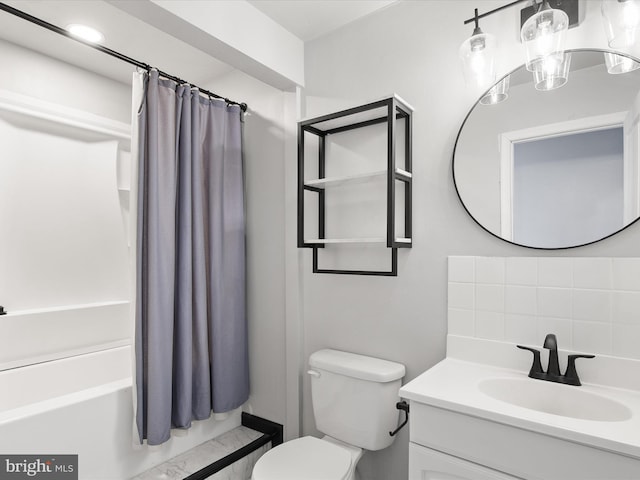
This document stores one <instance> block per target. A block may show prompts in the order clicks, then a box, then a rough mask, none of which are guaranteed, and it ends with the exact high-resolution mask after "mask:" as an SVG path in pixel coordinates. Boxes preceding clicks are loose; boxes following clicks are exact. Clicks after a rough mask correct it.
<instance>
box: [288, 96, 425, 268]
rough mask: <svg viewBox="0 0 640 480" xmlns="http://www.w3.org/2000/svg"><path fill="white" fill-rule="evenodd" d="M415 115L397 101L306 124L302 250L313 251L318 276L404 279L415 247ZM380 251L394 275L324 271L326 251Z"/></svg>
mask: <svg viewBox="0 0 640 480" xmlns="http://www.w3.org/2000/svg"><path fill="white" fill-rule="evenodd" d="M412 112H413V108H412V107H411V106H409V105H408V104H407V103H406V102H404V101H403V100H402V99H401V98H399V97H398V96H396V95H394V96H391V97H387V98H384V99H382V100H377V101H374V102H370V103H367V104H364V105H360V106H357V107H354V108H350V109H347V110H342V111H339V112H335V113H331V114H327V115H323V116H320V117H315V118H311V119H307V120H302V121H300V122H298V230H297V237H298V247H299V248H310V249H311V250H312V251H313V272H314V273H340V274H357V275H387V276H396V275H397V263H398V261H397V251H398V248H410V247H411V242H412V239H411V190H412V173H411V116H412ZM362 185H365V187H364V188H365V189H366V188H367V186H371V187H370V188H369V189H368V190H366V191H365V194H364V195H362V190H359V189H362V188H363V187H362ZM372 219H373V220H375V221H373V220H372ZM378 220H381V221H378ZM368 223H372V225H368ZM375 244H379V245H381V246H383V247H386V248H387V249H388V250H389V251H390V252H391V267H390V268H389V269H386V270H383V269H382V268H378V269H376V268H357V269H356V268H337V267H333V268H327V267H321V266H320V261H319V250H322V249H325V248H326V249H327V250H328V249H329V248H331V249H332V251H334V250H339V249H341V248H342V249H345V248H346V249H348V248H357V247H356V246H360V249H361V250H363V249H364V248H370V246H372V245H375ZM340 245H347V247H340ZM349 246H350V247H349ZM327 247H329V248H327ZM351 251H352V252H353V250H351ZM340 255H344V251H342V252H340Z"/></svg>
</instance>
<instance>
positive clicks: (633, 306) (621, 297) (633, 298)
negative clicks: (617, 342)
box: [612, 291, 640, 325]
mask: <svg viewBox="0 0 640 480" xmlns="http://www.w3.org/2000/svg"><path fill="white" fill-rule="evenodd" d="M612 314H613V321H614V322H615V323H635V324H637V325H640V292H618V291H616V292H613V312H612Z"/></svg>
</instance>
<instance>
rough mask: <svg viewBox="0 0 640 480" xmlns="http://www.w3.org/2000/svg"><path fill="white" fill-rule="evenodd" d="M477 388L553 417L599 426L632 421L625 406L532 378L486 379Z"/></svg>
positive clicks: (501, 399)
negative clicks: (584, 421)
mask: <svg viewBox="0 0 640 480" xmlns="http://www.w3.org/2000/svg"><path fill="white" fill-rule="evenodd" d="M478 388H479V390H480V391H481V392H482V393H483V394H485V395H488V396H489V397H492V398H494V399H496V400H500V401H502V402H506V403H510V404H512V405H515V406H518V407H523V408H528V409H530V410H536V411H539V412H544V413H550V414H552V415H560V416H563V417H571V418H578V419H581V420H592V421H599V422H621V421H624V420H628V419H630V418H631V410H629V408H627V407H626V406H625V405H623V404H622V403H619V402H617V401H615V400H612V399H610V398H607V397H604V396H601V395H598V394H595V393H591V392H587V391H584V390H583V389H582V387H574V386H569V385H561V384H558V383H553V382H547V381H542V380H534V379H531V378H487V379H484V380H481V381H480V382H479V383H478Z"/></svg>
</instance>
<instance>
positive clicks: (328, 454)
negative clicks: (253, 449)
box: [251, 436, 351, 480]
mask: <svg viewBox="0 0 640 480" xmlns="http://www.w3.org/2000/svg"><path fill="white" fill-rule="evenodd" d="M350 467H351V454H350V453H349V452H348V451H347V450H346V449H344V448H341V447H339V446H338V445H335V444H334V443H330V442H327V441H325V440H320V439H319V438H315V437H309V436H307V437H302V438H297V439H295V440H291V441H289V442H285V443H283V444H282V445H279V446H277V447H276V448H274V449H273V450H269V451H268V452H267V453H265V454H264V455H263V456H262V457H260V459H259V460H258V461H257V462H256V465H255V467H254V469H253V475H252V477H251V479H252V480H345V479H346V478H347V475H348V474H349V469H350Z"/></svg>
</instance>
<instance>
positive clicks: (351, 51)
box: [287, 0, 640, 480]
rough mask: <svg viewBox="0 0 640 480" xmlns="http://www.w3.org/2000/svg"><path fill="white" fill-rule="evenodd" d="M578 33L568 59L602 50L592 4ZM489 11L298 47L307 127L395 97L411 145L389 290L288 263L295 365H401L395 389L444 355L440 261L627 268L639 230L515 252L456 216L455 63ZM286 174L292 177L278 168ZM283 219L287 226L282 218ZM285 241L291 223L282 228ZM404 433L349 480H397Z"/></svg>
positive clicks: (375, 19)
mask: <svg viewBox="0 0 640 480" xmlns="http://www.w3.org/2000/svg"><path fill="white" fill-rule="evenodd" d="M583 3H584V5H583V6H585V7H586V8H587V12H586V18H585V21H584V23H583V24H582V25H581V26H580V27H578V29H573V30H571V31H570V32H569V34H568V41H569V45H570V48H576V47H587V46H591V47H600V48H602V47H604V45H605V40H604V30H603V27H602V24H601V18H600V12H599V5H600V2H595V1H589V2H583ZM495 7H496V2H494V1H488V0H484V1H482V0H480V1H474V2H471V1H466V0H465V1H463V0H456V1H455V2H454V1H446V0H443V1H436V0H430V1H419V2H418V1H401V2H399V3H397V4H394V5H392V6H390V7H388V8H386V9H384V10H382V11H380V12H378V13H375V14H372V15H370V16H368V17H365V18H363V19H361V20H360V21H358V22H355V23H353V24H351V25H349V26H348V27H346V28H342V29H340V30H337V31H335V32H333V33H331V34H329V35H327V36H324V37H321V38H319V39H316V40H314V41H312V42H309V43H308V44H307V47H306V52H305V56H306V71H305V75H306V80H307V85H306V88H305V94H306V95H307V96H309V97H313V100H314V101H313V103H311V102H309V103H307V105H306V106H307V111H306V116H315V115H318V114H322V113H326V112H330V111H333V109H334V108H337V107H341V106H347V105H356V104H358V103H361V102H365V101H367V100H370V99H376V98H380V97H382V96H385V95H389V94H391V93H394V92H395V93H397V94H399V95H400V96H401V97H403V98H404V99H405V100H406V101H407V102H409V103H410V104H412V105H413V106H414V107H415V113H414V117H413V118H414V126H413V133H414V143H413V162H414V168H413V174H414V177H413V178H414V180H413V182H414V183H413V185H414V193H413V222H414V223H413V230H414V240H413V248H412V249H410V250H408V251H401V252H399V275H398V277H397V278H383V277H364V276H345V275H342V276H337V275H319V274H312V273H311V252H310V251H306V250H304V251H302V252H298V251H288V252H287V255H288V258H291V259H293V260H294V261H295V260H296V259H299V265H300V269H299V271H300V280H299V282H298V288H299V297H300V298H302V318H303V324H304V335H303V340H302V346H303V355H302V356H303V357H304V358H305V359H306V358H308V355H309V354H310V353H311V352H313V351H314V350H316V349H319V348H322V347H333V348H338V349H344V350H348V351H353V352H358V353H363V354H369V355H374V356H379V357H382V358H387V359H390V360H394V361H398V362H401V363H404V364H405V365H406V367H407V375H406V377H405V381H407V380H410V379H412V378H414V377H415V376H417V375H418V374H419V373H421V372H422V371H424V370H425V369H427V368H429V367H431V366H432V365H434V364H435V363H436V362H438V361H439V360H440V359H442V358H443V357H444V355H445V336H446V333H447V257H448V256H450V255H457V256H467V255H471V256H498V257H539V256H544V257H567V258H569V257H634V256H637V254H638V249H637V245H638V241H639V240H640V225H637V224H636V225H633V226H632V227H630V228H628V229H627V230H625V231H623V232H622V233H620V234H618V235H616V236H614V237H612V238H609V239H607V240H604V241H602V242H599V243H597V244H594V245H589V246H585V247H580V248H577V249H571V250H562V251H538V250H531V249H526V248H522V247H517V246H514V245H510V244H508V243H505V242H503V241H501V240H499V239H496V238H494V237H492V236H490V235H489V234H487V233H486V232H485V231H484V230H482V229H481V228H480V227H479V226H478V225H477V224H476V223H475V222H474V221H473V220H472V219H471V218H470V217H469V216H468V215H467V214H466V212H465V211H464V209H463V208H462V206H461V205H460V202H459V200H458V198H457V195H456V192H455V188H454V185H453V181H452V178H451V155H452V151H453V147H454V142H455V138H456V135H457V133H458V129H459V127H460V124H461V123H462V121H463V119H464V117H465V115H466V114H467V112H468V110H469V109H470V108H471V107H472V105H473V103H474V102H475V100H476V99H477V95H478V93H479V92H474V91H472V90H470V89H467V88H466V87H465V85H464V81H463V78H462V74H461V69H460V65H459V60H458V48H459V45H460V43H461V42H462V41H463V40H464V39H465V38H467V37H468V36H470V35H471V31H472V28H471V27H470V26H465V25H463V21H464V20H465V19H467V18H469V17H471V16H473V10H474V8H478V9H479V11H480V12H484V11H487V10H490V9H492V8H495ZM518 14H519V10H518V8H517V7H514V8H511V9H509V10H506V11H504V12H502V13H500V14H496V15H494V16H492V17H489V18H487V19H485V20H484V21H483V22H482V25H481V26H482V28H483V30H485V31H487V32H491V33H494V34H496V35H497V36H498V41H499V42H500V44H501V45H503V47H501V48H502V56H501V59H502V61H501V62H500V65H499V68H500V71H501V72H502V73H506V72H507V71H509V70H511V69H513V68H515V67H516V66H518V65H519V64H521V63H522V58H523V54H524V52H523V51H522V50H521V46H520V44H519V43H516V38H517V37H516V35H517V26H516V22H517V20H516V18H517V16H518ZM287 168H288V169H295V165H294V164H293V163H292V164H288V166H287ZM287 218H289V217H287ZM287 235H288V236H292V237H293V236H295V222H293V221H291V222H289V221H288V222H287ZM303 386H304V388H303V393H304V402H303V432H304V433H317V432H316V431H315V426H314V422H313V417H312V413H311V412H312V410H311V403H310V391H309V384H308V380H307V379H305V380H304V385H303ZM407 445H408V434H407V429H405V430H404V431H402V432H401V434H400V435H399V437H398V438H397V440H396V442H395V443H394V444H393V445H392V446H391V447H390V448H389V449H387V450H384V451H381V452H375V453H371V452H370V453H367V454H365V456H364V458H363V459H362V460H361V463H360V466H359V470H360V472H361V473H362V475H363V477H364V478H365V479H366V480H391V479H393V480H401V479H403V478H407V458H408V451H407Z"/></svg>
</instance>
